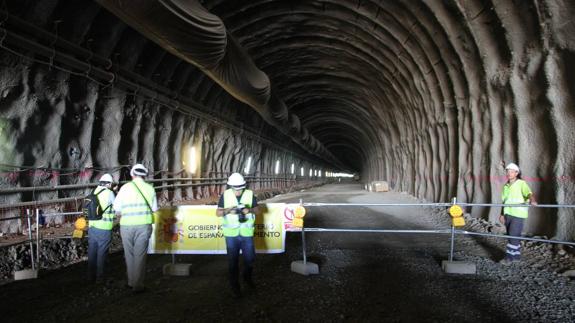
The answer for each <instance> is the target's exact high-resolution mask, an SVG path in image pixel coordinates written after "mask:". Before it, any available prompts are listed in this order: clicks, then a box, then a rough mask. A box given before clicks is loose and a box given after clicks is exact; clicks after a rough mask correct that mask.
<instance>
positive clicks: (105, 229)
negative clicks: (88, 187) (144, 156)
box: [88, 164, 158, 293]
mask: <svg viewBox="0 0 575 323" xmlns="http://www.w3.org/2000/svg"><path fill="white" fill-rule="evenodd" d="M147 175H148V170H147V169H146V167H144V165H142V164H136V165H134V166H133V167H132V169H131V170H130V176H131V177H132V180H131V181H130V182H128V183H126V184H124V185H123V186H122V187H121V188H120V191H119V192H118V195H117V196H115V195H114V191H113V190H112V185H113V178H112V176H111V175H110V174H104V175H102V176H101V177H100V180H99V184H98V187H96V189H95V190H94V192H93V193H94V194H95V195H97V197H98V202H99V205H100V208H101V209H103V210H105V211H104V214H103V215H102V219H100V220H90V221H89V222H88V275H89V279H90V280H91V281H100V280H102V279H103V278H104V268H105V262H106V258H107V255H108V249H109V247H110V243H111V241H112V229H113V227H114V223H118V222H119V223H120V237H121V238H122V246H123V248H124V258H125V260H126V272H127V275H128V281H127V284H126V285H127V287H129V288H131V289H132V290H133V292H134V293H140V292H143V291H144V276H145V273H146V255H147V253H148V241H149V240H150V236H151V235H152V224H153V223H154V212H156V211H157V210H158V201H157V199H156V191H155V190H154V187H153V186H152V185H150V184H148V183H146V182H145V181H144V178H145V177H146V176H147ZM117 219H119V221H118V220H117Z"/></svg>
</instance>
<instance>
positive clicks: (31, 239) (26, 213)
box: [2, 200, 575, 269]
mask: <svg viewBox="0 0 575 323" xmlns="http://www.w3.org/2000/svg"><path fill="white" fill-rule="evenodd" d="M300 205H302V206H303V207H305V208H307V209H308V210H313V209H314V208H321V207H331V206H337V207H340V208H341V207H346V208H354V207H377V208H379V207H381V208H385V207H412V208H413V207H431V208H440V209H445V210H446V216H447V208H451V207H453V206H454V205H459V206H461V207H473V206H485V207H529V208H536V207H538V208H575V205H551V204H545V205H523V204H516V205H504V204H489V203H456V201H455V200H454V201H453V202H452V203H314V202H306V203H304V202H303V201H300ZM70 207H78V205H74V204H70ZM18 211H19V212H21V213H22V215H18V216H15V217H13V218H12V219H2V220H15V221H20V223H21V224H22V225H24V226H25V227H26V229H27V230H25V231H26V233H27V236H22V239H21V241H19V244H29V248H30V249H29V250H31V252H30V253H29V254H30V257H31V265H32V269H35V268H37V267H39V263H38V261H39V259H40V245H41V243H40V242H41V241H42V240H44V239H45V238H44V237H43V236H42V235H41V233H40V230H38V228H40V227H41V226H42V225H43V224H44V223H45V221H46V219H47V218H50V217H56V216H58V217H62V216H64V217H69V218H70V219H75V218H76V217H77V215H78V214H79V213H80V212H77V211H71V212H64V210H63V209H60V210H59V211H57V212H54V211H52V212H46V209H38V208H18ZM308 212H309V211H308ZM300 231H301V238H302V253H303V263H304V264H305V263H306V261H307V259H306V258H307V255H306V239H305V234H306V232H307V233H310V232H314V233H324V232H336V233H354V234H357V233H382V234H424V235H449V236H450V250H449V261H452V260H453V254H454V249H455V241H456V236H458V235H470V236H483V237H492V238H497V239H508V238H513V239H518V240H526V241H536V242H542V243H552V244H562V245H570V246H575V242H572V241H562V240H553V239H544V238H535V237H517V236H510V235H506V234H495V233H487V232H473V231H467V230H461V229H457V228H456V227H455V226H454V225H451V227H450V228H445V229H429V230H421V229H384V228H382V229H378V228H369V229H351V228H320V227H305V226H302V227H301V230H300ZM69 237H70V236H69V235H67V236H59V237H55V238H69Z"/></svg>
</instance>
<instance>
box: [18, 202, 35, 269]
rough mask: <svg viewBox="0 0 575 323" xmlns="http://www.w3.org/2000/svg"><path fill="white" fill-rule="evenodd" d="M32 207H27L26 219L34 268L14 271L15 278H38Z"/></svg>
mask: <svg viewBox="0 0 575 323" xmlns="http://www.w3.org/2000/svg"><path fill="white" fill-rule="evenodd" d="M31 216H32V215H31V214H30V209H26V219H27V221H28V242H29V244H30V260H31V261H32V269H23V270H19V271H15V272H14V280H22V279H31V278H38V270H37V269H36V264H35V263H34V245H33V242H32V226H31V221H30V217H31Z"/></svg>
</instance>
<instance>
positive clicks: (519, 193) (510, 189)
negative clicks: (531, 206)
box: [501, 179, 531, 219]
mask: <svg viewBox="0 0 575 323" xmlns="http://www.w3.org/2000/svg"><path fill="white" fill-rule="evenodd" d="M529 194H531V189H529V186H528V185H527V183H526V182H525V181H524V180H521V179H517V180H516V181H515V182H514V183H513V184H509V183H507V184H505V185H504V186H503V192H502V193H501V201H502V202H503V204H524V203H526V202H527V198H528V197H529ZM503 213H504V214H507V215H511V216H515V217H518V218H524V219H526V218H527V216H528V208H526V207H504V208H503Z"/></svg>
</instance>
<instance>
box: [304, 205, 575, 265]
mask: <svg viewBox="0 0 575 323" xmlns="http://www.w3.org/2000/svg"><path fill="white" fill-rule="evenodd" d="M300 204H302V205H303V206H309V207H319V206H339V207H341V206H392V207H398V206H399V207H414V206H431V207H451V206H454V205H459V206H462V207H473V206H482V207H541V208H574V207H575V205H573V204H537V205H531V204H511V205H510V204H501V203H457V198H453V200H452V202H451V203H313V202H307V203H302V202H301V200H300ZM306 230H307V231H308V232H360V233H365V232H375V233H410V234H412V233H417V234H420V233H427V234H446V233H450V235H451V238H450V252H449V261H448V263H447V264H445V266H450V268H449V269H446V267H445V266H444V264H443V263H442V267H443V269H444V270H445V271H446V272H448V273H475V270H476V269H475V265H474V264H469V263H460V264H455V263H454V262H453V254H454V249H455V237H456V235H458V234H461V235H475V236H484V237H494V238H497V239H508V238H513V239H517V240H526V241H538V242H543V243H554V244H562V245H570V246H575V242H570V241H561V240H551V239H541V238H529V237H522V236H510V235H507V234H493V233H482V232H471V231H466V230H457V229H455V226H454V225H453V223H452V225H451V229H450V230H448V229H445V230H386V229H334V228H307V229H306ZM303 232H304V228H302V242H303V248H304V262H305V240H303V239H304V237H303ZM458 265H459V267H457V266H458Z"/></svg>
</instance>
